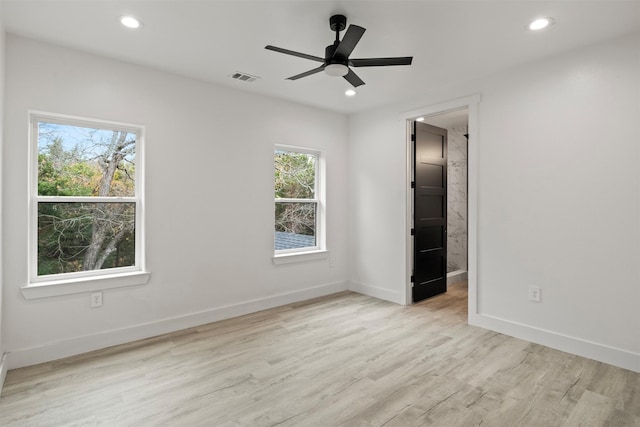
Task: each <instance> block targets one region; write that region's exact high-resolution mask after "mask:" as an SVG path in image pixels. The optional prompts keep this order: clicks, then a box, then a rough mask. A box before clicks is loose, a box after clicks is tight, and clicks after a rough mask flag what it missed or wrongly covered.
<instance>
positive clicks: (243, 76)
mask: <svg viewBox="0 0 640 427" xmlns="http://www.w3.org/2000/svg"><path fill="white" fill-rule="evenodd" d="M229 77H230V78H232V79H234V80H240V81H242V82H247V83H252V82H255V81H256V80H258V79H259V78H260V77H256V76H252V75H251V74H247V73H241V72H240V71H236V72H235V73H233V74H230V75H229Z"/></svg>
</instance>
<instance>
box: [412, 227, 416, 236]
mask: <svg viewBox="0 0 640 427" xmlns="http://www.w3.org/2000/svg"><path fill="white" fill-rule="evenodd" d="M411 235H412V236H415V235H416V229H415V228H412V229H411Z"/></svg>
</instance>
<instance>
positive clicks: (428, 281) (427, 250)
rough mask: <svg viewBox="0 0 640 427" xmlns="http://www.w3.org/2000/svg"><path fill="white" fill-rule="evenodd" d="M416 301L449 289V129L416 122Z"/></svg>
mask: <svg viewBox="0 0 640 427" xmlns="http://www.w3.org/2000/svg"><path fill="white" fill-rule="evenodd" d="M413 135H414V138H413V139H414V141H415V142H414V151H413V158H414V185H413V187H414V193H413V194H414V197H413V227H414V228H413V231H412V233H413V235H414V239H413V248H414V255H413V301H414V302H417V301H420V300H423V299H425V298H429V297H432V296H434V295H438V294H441V293H443V292H446V291H447V130H446V129H441V128H438V127H435V126H431V125H428V124H425V123H420V122H414V126H413Z"/></svg>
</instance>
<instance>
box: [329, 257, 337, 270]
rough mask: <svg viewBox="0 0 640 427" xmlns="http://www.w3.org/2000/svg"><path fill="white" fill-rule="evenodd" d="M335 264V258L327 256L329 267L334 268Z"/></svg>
mask: <svg viewBox="0 0 640 427" xmlns="http://www.w3.org/2000/svg"><path fill="white" fill-rule="evenodd" d="M335 266H336V260H335V259H333V257H329V267H331V268H334V267H335Z"/></svg>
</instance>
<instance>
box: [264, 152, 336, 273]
mask: <svg viewBox="0 0 640 427" xmlns="http://www.w3.org/2000/svg"><path fill="white" fill-rule="evenodd" d="M277 151H284V152H290V153H298V154H306V155H312V156H314V157H315V158H316V165H315V180H314V198H309V199H300V198H276V197H274V204H273V207H274V209H273V212H274V217H273V222H272V223H273V227H274V228H273V233H274V234H273V243H274V244H273V261H274V263H275V264H284V263H289V262H296V261H306V260H311V259H318V258H325V257H326V256H327V255H326V253H327V250H326V239H325V236H326V235H325V228H326V193H325V182H326V169H325V153H324V151H322V150H316V149H312V148H306V147H298V146H292V145H282V144H276V145H275V147H274V150H273V154H274V155H275V153H276V152H277ZM274 166H275V165H274ZM273 193H274V194H275V182H274V187H273ZM277 203H315V204H316V217H315V239H316V244H315V246H305V247H302V248H293V249H280V250H276V249H275V239H276V235H275V206H276V204H277Z"/></svg>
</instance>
